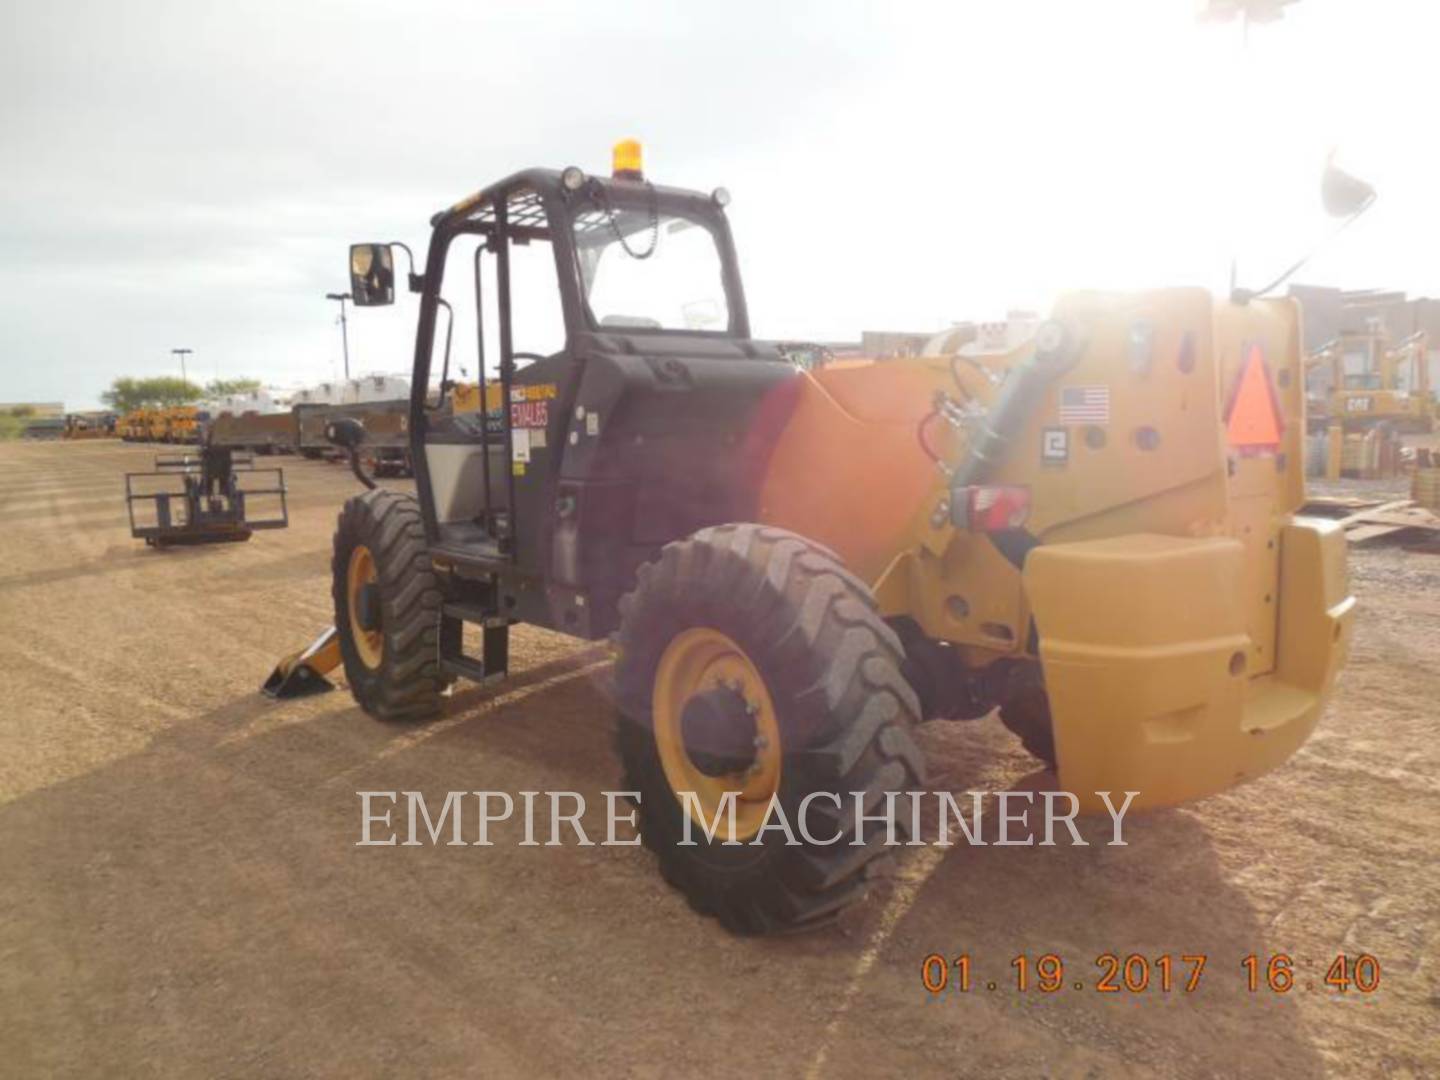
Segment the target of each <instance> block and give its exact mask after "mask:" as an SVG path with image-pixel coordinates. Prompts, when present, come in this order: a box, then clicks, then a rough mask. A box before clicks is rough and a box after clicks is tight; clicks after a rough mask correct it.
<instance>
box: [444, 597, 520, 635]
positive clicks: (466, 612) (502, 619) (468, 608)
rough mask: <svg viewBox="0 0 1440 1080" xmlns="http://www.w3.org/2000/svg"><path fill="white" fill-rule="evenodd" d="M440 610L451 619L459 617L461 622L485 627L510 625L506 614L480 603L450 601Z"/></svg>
mask: <svg viewBox="0 0 1440 1080" xmlns="http://www.w3.org/2000/svg"><path fill="white" fill-rule="evenodd" d="M441 610H442V611H443V612H444V613H445V614H446V615H447V616H449V617H450V618H452V619H459V620H460V621H461V622H467V623H473V624H474V625H476V626H483V627H486V628H487V629H488V628H492V627H499V626H509V625H510V619H509V617H508V616H505V615H501V614H499V613H498V612H495V611H493V610H491V609H490V608H487V607H484V606H482V605H480V604H464V603H457V602H451V603H447V604H445V605H444V606H443V607H442V609H441Z"/></svg>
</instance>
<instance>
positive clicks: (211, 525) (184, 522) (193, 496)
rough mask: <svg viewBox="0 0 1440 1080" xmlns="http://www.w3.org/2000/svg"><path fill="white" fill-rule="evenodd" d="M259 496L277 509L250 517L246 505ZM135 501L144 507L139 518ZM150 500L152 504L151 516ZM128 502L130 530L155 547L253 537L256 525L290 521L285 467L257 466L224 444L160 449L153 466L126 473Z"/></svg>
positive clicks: (249, 457)
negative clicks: (147, 511) (168, 450)
mask: <svg viewBox="0 0 1440 1080" xmlns="http://www.w3.org/2000/svg"><path fill="white" fill-rule="evenodd" d="M242 476H243V477H245V483H244V484H243V485H242V483H241V477H242ZM261 477H269V478H270V479H269V482H268V483H267V482H266V481H264V480H261V479H259V478H261ZM256 499H268V500H274V501H275V502H276V503H277V504H278V509H277V510H276V512H274V513H273V514H272V515H271V516H268V517H260V518H256V517H251V516H250V515H249V512H248V508H249V507H250V505H251V504H252V500H256ZM137 504H140V506H141V507H142V510H141V513H140V518H139V519H138V520H137V515H136V505H137ZM146 505H148V506H150V507H151V508H152V509H153V514H152V515H151V516H149V517H148V518H147V517H146V515H145V512H144V510H143V507H144V506H146ZM125 507H126V510H127V511H128V513H129V516H130V535H131V536H133V537H134V538H135V539H137V540H144V541H145V543H146V544H148V545H150V546H151V547H168V546H171V545H177V544H215V543H223V542H227V541H242V540H249V539H250V534H251V533H252V532H254V531H255V530H256V529H283V528H285V527H286V526H287V525H289V524H290V516H289V509H288V507H287V505H286V502H285V475H284V472H283V471H282V470H280V469H257V468H255V460H254V457H253V456H252V455H250V454H240V453H235V452H234V451H232V450H230V449H228V448H225V447H214V446H206V447H203V448H202V449H201V451H200V453H198V454H161V455H159V456H157V457H156V458H155V468H154V470H153V471H151V472H131V473H126V474H125Z"/></svg>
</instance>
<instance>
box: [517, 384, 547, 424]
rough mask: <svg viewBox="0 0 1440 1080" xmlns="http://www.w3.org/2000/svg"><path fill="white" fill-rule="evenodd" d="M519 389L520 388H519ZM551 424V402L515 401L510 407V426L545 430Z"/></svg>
mask: <svg viewBox="0 0 1440 1080" xmlns="http://www.w3.org/2000/svg"><path fill="white" fill-rule="evenodd" d="M517 389H518V387H517ZM549 423H550V402H548V401H545V400H543V399H542V400H540V401H515V402H512V403H511V405H510V426H511V427H516V428H543V427H546V426H548V425H549Z"/></svg>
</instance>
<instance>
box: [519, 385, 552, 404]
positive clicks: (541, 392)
mask: <svg viewBox="0 0 1440 1080" xmlns="http://www.w3.org/2000/svg"><path fill="white" fill-rule="evenodd" d="M555 395H556V387H555V384H554V383H536V384H535V385H534V386H512V387H511V388H510V400H511V401H551V400H553V399H554V398H555Z"/></svg>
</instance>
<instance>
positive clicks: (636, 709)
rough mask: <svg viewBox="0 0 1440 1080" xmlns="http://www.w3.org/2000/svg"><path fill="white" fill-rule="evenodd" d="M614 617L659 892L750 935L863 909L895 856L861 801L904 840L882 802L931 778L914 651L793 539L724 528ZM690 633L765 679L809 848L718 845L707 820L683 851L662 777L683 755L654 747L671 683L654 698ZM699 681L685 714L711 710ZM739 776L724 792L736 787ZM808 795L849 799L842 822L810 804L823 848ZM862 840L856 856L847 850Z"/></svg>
mask: <svg viewBox="0 0 1440 1080" xmlns="http://www.w3.org/2000/svg"><path fill="white" fill-rule="evenodd" d="M620 613H621V624H620V633H619V639H618V645H619V659H618V660H617V663H616V672H615V679H616V688H617V692H618V696H619V701H620V706H621V710H622V716H621V719H620V725H619V730H618V732H617V744H618V749H619V752H620V757H621V759H622V761H623V763H624V768H625V777H626V787H627V788H628V789H629V790H632V791H637V792H639V793H640V796H641V797H640V803H639V807H638V810H639V819H638V820H639V822H640V834H641V836H642V838H643V842H644V844H645V846H646V847H648V848H649V849H650V850H651V851H653V852H654V853H655V855H656V857H657V858H658V859H659V862H660V871H661V874H662V875H663V876H664V878H665V880H666V881H668V882H669V883H670V884H671V885H673V886H674V887H675V888H677V889H679V890H680V892H682V893H683V894H684V895H685V897H686V898H687V900H688V901H689V902H690V904H691V906H692V907H693V908H695V910H697V911H699V912H701V913H702V914H706V915H713V916H715V918H717V919H718V920H719V921H720V922H721V924H723V925H724V926H725V927H726V928H727V929H729V930H731V931H734V932H737V933H747V934H759V933H770V932H774V931H778V930H784V929H793V928H806V927H810V926H814V925H816V924H818V923H820V922H822V921H825V920H826V919H827V918H828V917H829V916H832V915H834V914H835V913H836V912H838V911H839V910H840V909H842V908H843V907H845V906H846V905H848V904H850V903H852V902H854V901H856V900H859V899H860V898H862V897H863V895H864V893H865V884H866V881H867V879H868V878H870V877H871V876H873V871H874V869H875V868H877V867H878V866H879V865H880V864H881V863H882V862H883V861H884V859H885V858H886V856H888V855H889V853H890V852H889V848H888V846H886V843H885V841H886V836H887V831H888V830H887V828H886V825H885V823H884V822H880V821H875V822H867V823H866V827H864V831H863V833H861V834H858V835H857V832H856V828H857V826H856V823H855V816H856V813H855V802H856V800H855V798H854V797H853V796H852V795H851V793H852V792H860V793H863V798H862V802H863V805H864V807H865V813H866V814H867V815H871V814H873V815H883V814H884V813H885V810H886V809H887V805H888V808H889V809H890V811H891V812H892V815H893V818H894V819H895V820H893V825H894V826H895V837H896V839H897V840H899V839H902V838H904V837H905V836H906V835H907V831H906V829H905V827H904V825H905V821H907V820H908V806H907V805H906V804H904V803H901V804H900V806H896V805H894V804H887V799H886V793H887V792H891V791H896V792H899V791H911V790H916V789H917V788H918V787H919V785H920V784H921V783H922V782H923V776H924V762H923V759H922V756H921V752H920V750H919V748H918V747H917V746H916V744H915V742H914V741H913V739H912V737H911V729H912V727H913V726H914V725H915V724H916V723H917V722H918V720H919V705H918V703H917V701H916V698H915V693H914V691H913V690H912V689H911V688H910V686H909V684H907V683H906V681H905V679H904V678H903V676H902V675H901V673H900V666H901V663H902V662H903V660H904V651H903V649H902V648H901V645H900V641H899V639H898V638H897V637H896V636H895V633H894V632H893V631H892V630H891V629H890V628H889V627H888V626H887V625H886V624H885V622H884V620H882V619H881V618H880V616H879V613H878V612H877V611H876V607H875V602H874V599H873V598H872V597H871V595H870V592H869V590H868V589H867V588H866V587H865V585H864V584H863V583H862V582H861V581H860V580H859V579H858V578H856V577H855V576H854V575H852V574H850V573H849V572H848V571H846V570H845V569H844V567H843V566H842V565H841V564H840V562H839V561H838V559H837V558H836V557H835V555H834V554H833V553H831V552H829V551H827V550H826V549H824V548H822V547H819V546H818V545H816V544H813V543H811V542H809V541H807V540H805V539H804V538H802V537H800V536H797V535H795V534H794V533H790V532H786V531H784V530H782V529H773V528H767V527H764V526H760V525H723V526H717V527H715V528H709V529H704V530H702V531H700V532H698V533H696V534H695V535H694V536H692V537H690V538H689V539H687V540H683V541H678V542H675V543H672V544H668V545H666V547H665V548H664V550H663V551H662V552H661V554H660V558H659V559H658V560H657V561H655V562H653V563H648V564H646V565H644V566H642V567H641V568H640V570H639V573H638V576H637V583H636V587H635V590H634V591H633V592H631V593H629V594H628V595H627V596H626V597H625V598H624V599H623V600H622V601H621V603H620ZM696 633H699V634H702V635H708V636H709V637H710V638H711V639H714V640H718V641H723V642H726V643H728V644H729V645H730V646H734V647H735V648H736V649H738V650H740V651H741V652H742V654H743V658H744V660H745V662H747V663H749V664H751V665H753V669H754V670H755V671H756V672H758V674H759V676H760V678H762V679H763V683H764V695H761V696H765V697H766V705H767V707H768V706H771V705H773V717H772V720H771V729H775V730H778V732H779V741H780V744H781V745H780V747H779V750H778V754H779V765H778V770H777V772H776V774H775V775H776V780H775V790H774V792H773V795H774V797H776V798H777V799H778V805H779V806H780V808H781V809H782V810H783V811H784V814H785V820H786V821H787V822H788V823H789V824H790V826H791V828H792V829H793V830H794V832H795V835H796V838H797V839H799V840H802V842H801V843H800V844H799V845H797V846H790V845H788V844H787V843H786V837H785V835H784V834H783V833H782V832H781V831H780V830H779V828H778V822H779V816H778V815H776V816H775V818H774V819H772V822H771V824H772V828H771V829H763V830H761V831H762V832H763V834H764V835H763V837H754V836H752V837H751V838H748V839H742V840H741V842H740V843H739V844H725V843H722V842H721V841H722V835H721V834H722V833H723V832H724V828H723V827H722V829H721V830H720V831H719V832H717V833H716V838H715V841H714V842H711V841H709V840H707V839H706V835H705V832H704V830H703V828H702V827H701V826H700V825H699V823H698V822H697V823H695V824H694V825H692V828H691V835H692V840H693V841H694V846H682V844H681V841H683V840H684V838H685V822H686V815H687V811H686V810H685V808H684V807H683V806H682V804H681V801H680V797H679V795H677V793H676V791H675V790H674V788H673V787H672V784H671V781H670V779H669V777H668V776H667V771H666V763H667V761H668V762H669V763H670V764H671V765H672V770H671V771H672V774H673V772H674V769H673V765H674V754H675V753H676V751H675V750H674V749H673V742H672V743H670V744H669V745H668V746H667V748H666V749H665V750H662V749H661V746H660V744H659V743H658V742H657V736H656V730H657V723H659V724H661V725H664V724H666V723H667V721H666V719H665V717H666V715H667V714H672V715H673V712H674V708H673V699H672V696H671V694H670V691H669V689H668V688H669V687H670V686H671V685H672V684H671V682H670V681H669V680H668V676H666V679H665V681H662V682H660V683H659V684H658V685H657V675H659V674H661V673H662V671H666V672H668V671H669V670H670V669H669V666H668V665H669V663H670V661H669V660H668V659H666V658H667V657H668V656H670V655H672V654H671V653H670V652H669V650H670V649H671V646H672V645H675V646H676V647H677V648H678V647H683V643H684V642H685V641H687V640H693V635H694V634H696ZM687 635H688V636H687ZM662 664H663V665H664V666H663V667H662ZM705 677H708V672H707V675H706V676H702V677H701V678H699V679H697V681H696V683H695V686H696V687H697V690H696V692H695V694H694V695H692V696H691V697H690V698H689V699H688V700H689V701H695V700H696V699H697V698H700V697H704V696H706V694H707V691H706V690H705V687H707V686H709V685H711V684H710V683H707V682H705V681H704V679H705ZM718 678H719V676H717V679H718ZM720 685H722V686H723V685H724V684H723V682H721V683H720ZM715 692H717V691H714V690H711V691H708V693H710V694H713V693H715ZM746 697H747V698H750V697H752V695H751V694H749V693H748V692H747V694H746ZM688 715H689V709H688V708H687V709H686V716H687V717H688ZM687 722H688V721H687ZM760 730H766V729H765V728H761V729H760ZM687 731H688V729H687ZM688 738H689V736H688V734H687V735H686V739H687V740H688ZM764 745H765V746H768V742H766V743H764ZM756 746H757V747H761V746H762V741H761V740H760V739H759V738H757V740H756ZM684 752H685V753H686V754H687V755H688V754H689V752H690V751H689V748H688V745H687V747H686V750H685V751H684ZM755 753H756V755H757V757H758V755H761V754H764V753H766V750H765V749H757V750H756V751H755ZM696 760H697V761H698V760H701V759H700V757H699V755H698V754H697V755H696ZM702 771H703V769H702ZM712 775H713V774H712ZM743 775H745V774H742V773H739V772H736V773H732V774H727V775H725V776H722V777H720V781H721V782H722V783H724V784H734V785H735V786H737V787H738V786H739V785H740V784H742V783H743V782H744V781H743V779H737V778H739V777H742V776H743ZM813 792H825V793H833V794H834V795H836V796H838V797H839V799H840V808H839V809H838V810H837V809H836V805H835V800H834V799H829V798H825V799H815V800H813V801H812V802H811V804H810V812H809V814H808V816H807V823H808V825H809V829H810V832H811V835H812V836H813V837H814V838H815V839H816V841H819V842H817V843H812V842H810V841H808V840H804V838H803V836H802V834H801V832H800V816H801V815H800V814H799V810H798V808H799V804H800V802H801V800H802V799H803V798H805V796H807V795H809V794H811V793H813ZM750 805H751V806H752V807H753V806H754V804H753V803H751V804H750ZM767 805H768V804H767ZM901 819H903V820H901ZM837 835H838V837H839V839H838V841H837V842H835V843H826V841H828V840H829V839H830V838H831V837H833V836H837ZM857 838H858V839H859V840H860V841H862V843H861V844H859V845H856V846H852V845H851V841H852V840H854V839H857ZM752 840H753V841H754V842H752Z"/></svg>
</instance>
